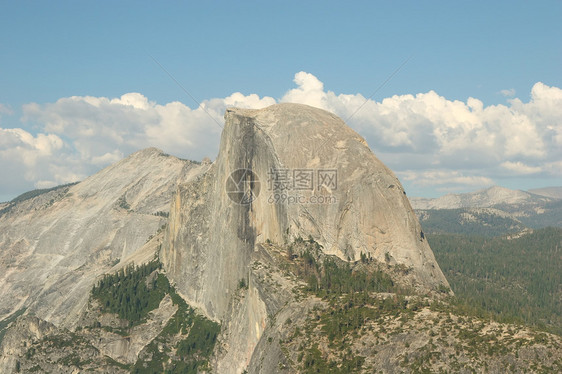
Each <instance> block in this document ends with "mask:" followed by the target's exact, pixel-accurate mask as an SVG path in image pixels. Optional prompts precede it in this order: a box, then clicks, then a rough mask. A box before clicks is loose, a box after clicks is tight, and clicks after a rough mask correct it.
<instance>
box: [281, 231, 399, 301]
mask: <svg viewBox="0 0 562 374" xmlns="http://www.w3.org/2000/svg"><path fill="white" fill-rule="evenodd" d="M295 253H298V254H295ZM289 260H290V263H291V265H292V270H293V272H294V273H295V274H296V275H297V276H299V277H300V278H302V279H303V280H305V281H306V282H307V284H308V287H307V291H312V292H314V293H315V294H316V295H317V296H319V297H337V296H339V295H342V294H347V293H357V292H359V293H361V292H362V293H365V294H367V293H369V292H391V291H395V290H396V288H395V286H394V282H393V281H392V279H391V278H390V276H388V275H387V274H386V273H384V272H383V271H381V270H379V269H377V268H375V266H374V264H372V259H370V258H367V256H366V255H364V254H362V255H361V261H360V262H359V263H353V264H350V263H349V262H345V261H342V260H340V259H339V258H338V257H336V256H328V255H324V254H323V253H322V251H321V246H320V245H319V244H318V243H317V242H316V241H314V239H312V237H310V238H309V239H308V240H303V239H302V238H300V237H299V238H297V239H296V240H295V241H294V242H293V244H291V245H290V247H289Z"/></svg>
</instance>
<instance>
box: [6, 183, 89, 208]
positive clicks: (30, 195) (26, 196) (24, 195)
mask: <svg viewBox="0 0 562 374" xmlns="http://www.w3.org/2000/svg"><path fill="white" fill-rule="evenodd" d="M78 183H79V182H75V183H68V184H63V185H60V186H56V187H52V188H42V189H37V190H33V191H28V192H24V193H22V194H21V195H19V196H17V197H15V198H14V199H12V200H11V201H10V203H13V204H17V203H21V202H23V201H26V200H29V199H33V198H34V197H37V196H39V195H43V194H45V193H47V192H51V191H55V190H58V189H60V188H68V187H72V186H74V185H75V184H78Z"/></svg>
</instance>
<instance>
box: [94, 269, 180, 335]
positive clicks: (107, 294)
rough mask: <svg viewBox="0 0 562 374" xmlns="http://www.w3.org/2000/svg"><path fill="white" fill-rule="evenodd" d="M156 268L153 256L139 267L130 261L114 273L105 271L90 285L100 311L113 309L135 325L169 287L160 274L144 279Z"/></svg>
mask: <svg viewBox="0 0 562 374" xmlns="http://www.w3.org/2000/svg"><path fill="white" fill-rule="evenodd" d="M159 268H160V263H159V262H157V261H156V260H155V261H152V262H150V263H148V264H145V265H142V266H140V267H135V266H134V265H130V266H128V267H127V268H126V269H121V270H120V271H119V272H117V273H116V274H108V275H105V276H104V277H103V279H102V280H100V281H99V282H98V284H97V285H95V286H94V287H93V289H92V292H91V295H92V297H93V298H95V299H97V300H98V301H99V302H100V304H101V306H102V308H103V311H104V312H106V313H116V314H118V315H119V318H121V319H125V320H128V321H129V323H130V326H133V325H136V324H138V323H140V322H141V321H142V320H143V319H144V318H145V317H146V315H147V314H148V312H150V311H151V310H153V309H156V308H157V307H158V305H159V304H160V302H161V301H162V299H163V298H164V296H165V295H166V293H168V292H169V290H170V284H169V283H168V279H167V278H166V277H165V276H164V275H162V274H158V275H157V276H154V277H152V280H151V281H150V282H147V281H146V280H147V277H148V276H149V275H150V274H152V273H153V272H155V271H156V270H158V269H159ZM155 275H156V274H155Z"/></svg>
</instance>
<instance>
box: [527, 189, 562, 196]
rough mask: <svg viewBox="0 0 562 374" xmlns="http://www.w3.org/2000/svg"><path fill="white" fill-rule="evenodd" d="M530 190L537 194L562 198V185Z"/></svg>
mask: <svg viewBox="0 0 562 374" xmlns="http://www.w3.org/2000/svg"><path fill="white" fill-rule="evenodd" d="M529 192H531V193H533V194H535V195H541V196H546V197H550V198H553V199H562V187H545V188H534V189H532V190H529Z"/></svg>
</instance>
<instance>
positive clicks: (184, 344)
mask: <svg viewBox="0 0 562 374" xmlns="http://www.w3.org/2000/svg"><path fill="white" fill-rule="evenodd" d="M170 296H171V297H172V301H173V302H174V304H175V305H177V306H178V310H177V312H176V313H175V314H174V316H173V317H172V318H171V319H170V320H169V321H168V323H167V324H166V326H165V327H164V329H163V330H162V332H161V333H160V334H159V335H158V336H157V337H156V338H155V339H154V340H153V341H152V342H150V344H148V346H147V347H146V348H145V350H144V351H143V352H141V354H140V356H139V359H138V361H137V362H136V363H135V365H134V366H133V368H132V369H131V373H135V374H144V373H147V374H148V373H187V374H196V373H199V372H200V371H201V370H203V369H205V368H206V367H207V365H208V360H209V357H210V356H211V354H212V353H213V350H214V347H215V343H216V341H217V337H218V335H219V332H220V325H219V324H218V323H216V322H213V321H210V320H208V319H207V318H205V317H203V316H201V315H198V314H196V313H195V311H194V310H193V309H192V308H191V307H189V305H187V303H186V302H185V301H184V300H183V299H182V298H181V297H180V296H179V295H178V294H177V293H176V292H175V290H174V289H173V287H172V288H170ZM178 337H179V339H178ZM172 348H173V349H174V350H175V354H173V352H172Z"/></svg>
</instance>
